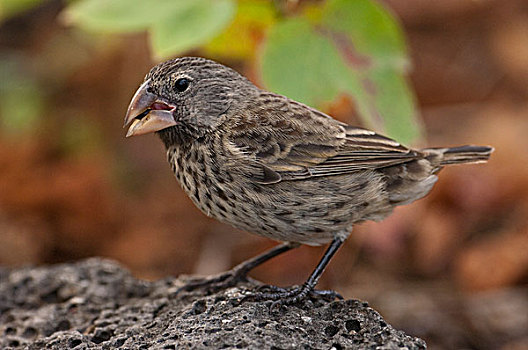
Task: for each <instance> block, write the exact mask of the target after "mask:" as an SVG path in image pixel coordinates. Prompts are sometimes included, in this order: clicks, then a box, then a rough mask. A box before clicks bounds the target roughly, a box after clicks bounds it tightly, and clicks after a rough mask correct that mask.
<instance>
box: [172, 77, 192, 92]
mask: <svg viewBox="0 0 528 350" xmlns="http://www.w3.org/2000/svg"><path fill="white" fill-rule="evenodd" d="M189 83H190V82H189V79H186V78H180V79H178V80H176V84H175V88H176V90H178V91H179V92H183V91H185V90H186V89H187V88H188V87H189Z"/></svg>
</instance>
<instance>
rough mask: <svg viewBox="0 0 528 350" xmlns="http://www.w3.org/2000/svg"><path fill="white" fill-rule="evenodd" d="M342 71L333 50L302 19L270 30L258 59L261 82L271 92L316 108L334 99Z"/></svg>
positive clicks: (324, 39)
mask: <svg viewBox="0 0 528 350" xmlns="http://www.w3.org/2000/svg"><path fill="white" fill-rule="evenodd" d="M339 68H341V71H340V69H339ZM343 70H344V67H343V64H342V62H341V59H340V57H339V52H338V51H337V49H336V48H335V47H334V46H333V45H332V43H331V42H330V41H329V40H328V39H326V38H325V37H323V36H321V35H318V34H317V33H315V32H314V31H313V30H312V28H311V26H310V24H309V23H308V22H307V21H306V20H304V19H300V18H299V19H291V20H287V21H283V22H281V23H278V24H277V25H276V26H275V27H273V28H272V29H271V31H270V33H269V36H268V41H267V43H266V46H265V48H264V51H263V56H262V79H263V82H264V84H265V85H266V86H267V87H268V88H270V89H271V90H273V91H275V92H278V93H280V94H283V95H286V96H288V97H290V98H292V99H294V100H297V101H300V102H303V103H306V104H309V105H312V106H317V105H319V104H321V103H323V102H325V101H330V100H333V99H334V98H336V97H337V95H338V94H339V92H340V89H339V88H340V87H341V86H342V85H341V84H340V81H341V78H340V77H339V74H340V73H342V72H343Z"/></svg>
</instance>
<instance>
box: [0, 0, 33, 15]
mask: <svg viewBox="0 0 528 350" xmlns="http://www.w3.org/2000/svg"><path fill="white" fill-rule="evenodd" d="M41 2H42V0H0V20H2V19H4V18H9V17H11V16H14V15H16V14H18V13H20V12H23V11H25V10H28V9H30V8H32V7H34V6H36V5H38V4H40V3H41Z"/></svg>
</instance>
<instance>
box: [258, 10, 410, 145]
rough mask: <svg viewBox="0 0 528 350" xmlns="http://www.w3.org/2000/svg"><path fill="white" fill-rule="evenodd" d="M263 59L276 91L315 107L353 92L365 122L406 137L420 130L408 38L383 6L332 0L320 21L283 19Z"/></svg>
mask: <svg viewBox="0 0 528 350" xmlns="http://www.w3.org/2000/svg"><path fill="white" fill-rule="evenodd" d="M330 16H333V19H331V18H330ZM310 18H311V17H310ZM347 18H351V19H353V21H352V20H348V19H347ZM311 20H312V21H313V18H311ZM365 21H366V22H367V23H370V24H371V25H372V26H373V27H374V28H377V30H375V31H372V30H371V28H370V27H369V26H368V25H366V24H365V23H364V22H365ZM356 24H357V27H358V28H356ZM371 40H372V41H371ZM261 62H262V80H263V82H264V84H265V85H266V86H267V87H268V88H269V89H270V90H273V91H276V92H278V93H281V94H284V95H286V96H288V97H290V98H293V99H295V100H298V101H301V102H304V103H306V104H308V105H311V106H314V107H318V106H319V107H320V106H321V105H322V104H323V103H324V102H329V101H332V100H334V99H335V98H336V97H337V96H339V95H340V94H347V95H349V96H351V97H352V99H353V101H354V104H355V107H356V110H357V112H358V115H359V116H360V117H361V119H362V121H363V123H364V124H365V125H366V126H367V127H370V128H373V129H375V130H377V131H379V132H382V133H386V134H388V135H389V136H391V137H394V138H395V139H397V140H399V141H400V142H402V143H409V142H411V141H413V140H415V139H416V138H417V137H418V136H419V135H420V124H419V123H418V122H417V118H416V111H415V106H414V97H413V94H412V91H411V89H410V88H409V86H408V85H407V83H406V81H405V78H404V68H405V66H406V62H407V56H406V52H405V45H404V42H403V36H402V35H401V30H400V29H399V27H398V25H397V23H396V22H395V21H394V20H393V19H392V18H391V17H390V15H389V14H388V13H387V12H384V10H383V8H382V7H381V6H379V5H378V4H375V3H373V2H371V1H368V0H354V1H345V0H330V1H329V2H328V3H327V4H326V7H325V8H323V15H322V19H321V21H319V22H316V23H315V26H313V25H312V24H311V23H310V22H309V20H308V18H306V17H304V18H303V17H301V18H294V19H289V20H286V21H283V22H281V23H279V24H277V25H276V26H275V27H274V28H273V29H272V30H271V32H270V35H269V37H268V41H267V43H266V45H265V47H264V50H263V53H262V60H261Z"/></svg>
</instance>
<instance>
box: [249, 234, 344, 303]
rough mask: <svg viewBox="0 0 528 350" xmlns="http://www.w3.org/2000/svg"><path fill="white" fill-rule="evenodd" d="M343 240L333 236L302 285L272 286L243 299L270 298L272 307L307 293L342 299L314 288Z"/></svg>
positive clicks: (335, 294)
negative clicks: (268, 289)
mask: <svg viewBox="0 0 528 350" xmlns="http://www.w3.org/2000/svg"><path fill="white" fill-rule="evenodd" d="M343 242H344V239H343V238H341V237H336V238H334V240H333V241H332V243H330V245H329V246H328V249H327V250H326V252H325V253H324V255H323V257H322V258H321V261H319V264H317V266H316V267H315V269H314V271H313V272H312V274H311V275H310V277H308V279H307V280H306V282H304V284H303V285H302V286H299V287H295V288H292V289H282V288H273V287H272V288H271V289H272V291H271V292H269V293H262V292H259V293H255V294H251V295H249V296H247V297H246V298H245V299H246V300H253V301H264V300H272V301H273V304H272V305H271V308H272V309H273V308H275V307H276V306H280V305H289V304H295V303H297V302H299V301H301V300H302V299H304V298H306V297H308V296H309V295H315V296H323V297H327V298H331V299H335V298H339V299H343V297H342V296H341V295H339V294H338V293H336V292H334V291H331V290H315V286H316V284H317V282H318V281H319V278H320V277H321V275H322V274H323V272H324V270H325V268H326V266H327V265H328V263H329V262H330V260H331V259H332V257H333V256H334V255H335V253H336V252H337V251H338V250H339V248H340V247H341V245H342V244H343Z"/></svg>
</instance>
